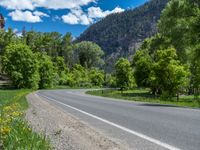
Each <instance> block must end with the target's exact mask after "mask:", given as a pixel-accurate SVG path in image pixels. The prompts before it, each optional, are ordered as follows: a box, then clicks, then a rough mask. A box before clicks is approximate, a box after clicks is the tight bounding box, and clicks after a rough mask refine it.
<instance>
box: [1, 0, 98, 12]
mask: <svg viewBox="0 0 200 150" xmlns="http://www.w3.org/2000/svg"><path fill="white" fill-rule="evenodd" d="M91 2H96V0H0V6H3V7H5V8H7V9H12V10H16V9H18V10H25V9H29V10H34V9H35V8H37V7H44V8H47V9H72V8H77V7H81V6H85V5H88V4H89V3H91Z"/></svg>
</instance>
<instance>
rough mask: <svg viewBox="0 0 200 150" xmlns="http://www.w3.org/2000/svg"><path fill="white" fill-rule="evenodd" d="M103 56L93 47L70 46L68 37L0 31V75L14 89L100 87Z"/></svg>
mask: <svg viewBox="0 0 200 150" xmlns="http://www.w3.org/2000/svg"><path fill="white" fill-rule="evenodd" d="M103 54H104V53H103V51H102V49H101V48H100V47H99V46H98V45H97V44H95V43H92V42H80V43H73V40H72V36H71V34H70V33H67V34H66V35H64V36H62V35H61V34H60V33H57V32H51V33H41V32H35V31H29V32H26V31H25V30H24V31H23V33H22V35H21V36H17V35H16V34H15V33H14V32H13V31H12V29H9V30H8V31H3V30H1V31H0V55H1V72H2V73H3V74H6V75H7V76H8V77H9V78H10V80H11V81H12V84H13V86H14V87H16V88H32V89H38V88H40V89H42V88H52V87H54V86H56V85H67V86H72V87H92V86H102V85H103V84H104V76H105V75H104V74H105V73H104V71H103V70H102V66H103V64H104V61H103V59H102V56H103Z"/></svg>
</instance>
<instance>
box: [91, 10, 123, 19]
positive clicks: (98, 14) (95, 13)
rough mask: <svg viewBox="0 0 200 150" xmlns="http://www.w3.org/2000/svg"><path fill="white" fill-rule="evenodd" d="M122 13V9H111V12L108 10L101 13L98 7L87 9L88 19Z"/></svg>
mask: <svg viewBox="0 0 200 150" xmlns="http://www.w3.org/2000/svg"><path fill="white" fill-rule="evenodd" d="M123 11H124V9H122V8H120V7H116V8H115V9H113V10H111V11H110V10H106V11H103V10H102V9H101V8H100V7H90V8H88V16H89V17H90V18H103V17H106V16H107V15H109V14H112V13H120V12H123Z"/></svg>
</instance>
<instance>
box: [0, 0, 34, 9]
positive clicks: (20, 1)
mask: <svg viewBox="0 0 200 150" xmlns="http://www.w3.org/2000/svg"><path fill="white" fill-rule="evenodd" d="M0 6H3V7H5V8H7V9H13V10H16V9H18V10H24V9H29V10H33V9H34V8H35V7H34V5H33V3H32V1H31V0H0Z"/></svg>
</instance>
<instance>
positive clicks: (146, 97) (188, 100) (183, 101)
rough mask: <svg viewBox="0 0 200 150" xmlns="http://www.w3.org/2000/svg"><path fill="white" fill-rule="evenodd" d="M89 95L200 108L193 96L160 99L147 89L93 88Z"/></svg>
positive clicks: (199, 102)
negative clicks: (178, 98)
mask: <svg viewBox="0 0 200 150" xmlns="http://www.w3.org/2000/svg"><path fill="white" fill-rule="evenodd" d="M86 93H87V94H90V95H95V96H103V97H110V98H115V99H122V100H129V101H139V102H147V103H156V104H165V105H175V106H181V107H192V108H200V100H194V96H180V100H179V101H177V99H176V98H174V99H171V100H169V99H162V98H160V97H156V96H153V95H151V94H150V92H149V90H148V89H135V90H128V91H124V92H123V93H121V91H118V90H95V91H88V92H86Z"/></svg>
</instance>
